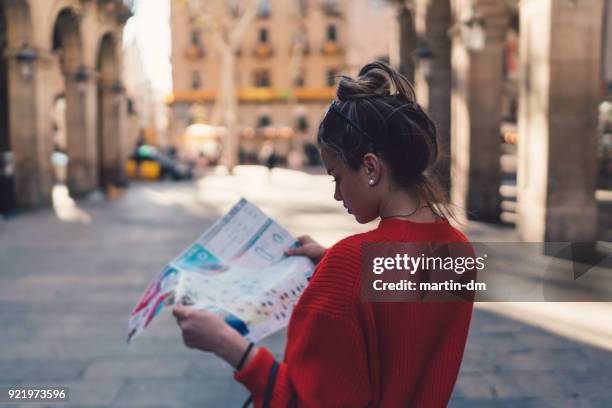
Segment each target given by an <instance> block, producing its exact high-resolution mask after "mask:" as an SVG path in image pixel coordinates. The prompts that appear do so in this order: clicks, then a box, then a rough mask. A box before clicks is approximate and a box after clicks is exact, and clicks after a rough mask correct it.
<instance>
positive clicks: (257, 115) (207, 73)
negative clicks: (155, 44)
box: [167, 0, 391, 162]
mask: <svg viewBox="0 0 612 408" xmlns="http://www.w3.org/2000/svg"><path fill="white" fill-rule="evenodd" d="M223 3H225V2H223ZM359 3H364V4H365V5H366V6H367V3H368V1H359ZM231 4H232V3H231V2H227V8H230V9H231ZM354 6H355V5H353V4H352V3H351V4H350V7H349V2H348V1H346V0H335V1H334V0H311V1H307V0H302V1H286V0H268V1H261V2H259V9H258V11H257V15H256V17H255V18H254V20H253V21H252V22H251V23H250V24H249V25H248V27H247V28H246V31H245V33H244V35H243V37H242V40H241V41H240V45H239V47H238V49H237V50H236V75H235V85H236V90H237V96H238V109H237V121H238V123H239V132H240V155H241V159H242V162H254V161H257V158H258V156H261V153H262V148H263V146H264V145H266V143H268V144H269V143H272V144H273V145H274V150H275V151H276V154H277V155H279V156H280V157H287V156H288V153H289V151H290V150H294V151H300V152H301V150H302V147H303V146H304V145H305V144H306V145H308V144H310V145H312V144H313V143H314V142H315V140H314V139H315V135H316V127H317V126H318V124H319V122H320V120H321V118H322V115H323V114H324V113H325V110H326V109H327V107H328V106H329V103H330V101H331V100H332V99H333V98H334V96H335V88H334V86H335V84H336V82H337V76H338V75H339V74H343V73H347V69H350V68H351V66H352V65H357V62H356V61H357V60H359V55H361V54H367V55H368V56H369V55H376V56H387V57H388V53H389V51H388V49H389V47H390V44H389V43H391V41H388V43H386V44H385V43H383V42H384V40H380V41H379V42H380V43H381V44H382V45H377V46H376V47H369V48H367V49H363V50H360V49H356V50H351V46H352V44H357V43H358V41H353V40H354V38H353V37H358V36H359V35H362V36H363V34H364V32H370V33H373V32H374V30H376V29H377V28H378V29H379V32H384V31H385V27H384V24H385V22H384V21H383V20H380V19H377V20H375V22H376V23H374V24H371V25H370V26H366V27H367V30H364V26H360V25H358V24H351V21H353V17H358V18H359V19H360V20H363V17H364V15H363V14H364V13H354V12H353V10H355V7H354ZM359 7H361V4H360V5H359ZM373 7H375V8H376V9H378V8H379V7H389V6H388V5H387V4H386V3H385V4H383V3H381V4H380V5H376V4H375V5H374V6H373ZM212 10H213V11H212V13H215V10H216V12H219V13H227V10H223V8H217V9H214V8H213V9H212ZM190 13H191V11H190V9H189V7H188V6H187V5H186V4H184V3H183V2H172V66H173V81H174V91H173V94H172V95H170V96H169V98H168V100H167V102H168V104H169V106H170V108H171V130H170V134H171V138H172V140H173V142H174V143H175V144H177V145H180V143H181V140H182V139H181V138H182V137H183V136H184V135H185V133H186V129H188V127H189V126H190V125H192V124H194V123H207V124H213V125H216V124H218V123H215V122H218V118H215V112H214V106H215V100H216V98H217V96H218V95H219V86H220V81H221V77H222V72H221V70H223V69H224V68H223V66H222V64H220V62H219V61H220V58H219V56H220V52H219V50H218V49H217V48H216V47H215V45H214V42H213V39H212V38H211V36H212V34H211V33H209V32H206V31H203V30H201V28H200V27H198V26H197V25H195V24H194V23H193V22H194V16H193V15H191V14H190ZM212 17H213V18H219V17H220V16H215V15H214V14H213V15H212ZM359 30H361V32H360V31H359ZM381 37H383V38H387V37H385V36H381ZM351 39H353V40H351ZM296 41H299V42H300V44H299V45H298V47H299V48H297V51H296ZM373 48H374V49H373ZM362 59H363V58H362ZM269 147H270V146H268V148H269ZM268 150H269V149H268Z"/></svg>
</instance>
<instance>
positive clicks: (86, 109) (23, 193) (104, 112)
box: [0, 0, 131, 207]
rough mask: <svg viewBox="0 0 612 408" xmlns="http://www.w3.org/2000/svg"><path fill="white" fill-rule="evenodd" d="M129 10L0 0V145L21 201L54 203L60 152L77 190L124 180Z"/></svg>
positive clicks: (82, 1) (93, 1) (103, 4)
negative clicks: (125, 44) (123, 73)
mask: <svg viewBox="0 0 612 408" xmlns="http://www.w3.org/2000/svg"><path fill="white" fill-rule="evenodd" d="M130 15H131V13H130V9H129V8H128V6H127V5H126V4H125V3H124V2H122V1H120V0H2V1H0V47H1V50H0V56H1V58H0V152H1V154H2V157H3V160H2V161H3V164H4V166H3V169H2V171H3V176H4V178H5V179H7V177H8V176H10V178H11V185H12V186H11V190H12V191H11V193H14V197H15V201H16V203H15V204H16V206H18V207H35V206H38V205H42V204H45V203H48V202H50V198H51V190H52V186H53V184H54V183H55V182H56V181H57V180H55V179H54V171H53V166H52V161H51V156H52V153H53V152H54V151H57V150H63V151H65V153H66V154H67V155H68V157H69V164H68V174H67V180H66V184H67V185H68V188H69V190H70V192H71V194H73V195H75V196H78V195H82V194H86V193H88V192H91V191H93V190H96V189H97V188H99V187H100V186H104V185H106V184H109V183H121V182H122V181H123V172H122V168H123V163H124V157H125V155H126V146H124V144H123V141H124V140H125V115H126V98H125V93H124V87H123V84H122V80H121V65H122V54H121V44H122V29H123V25H124V24H125V22H126V20H127V19H128V18H129V17H130ZM4 194H5V195H6V194H8V193H7V192H6V191H5V192H4Z"/></svg>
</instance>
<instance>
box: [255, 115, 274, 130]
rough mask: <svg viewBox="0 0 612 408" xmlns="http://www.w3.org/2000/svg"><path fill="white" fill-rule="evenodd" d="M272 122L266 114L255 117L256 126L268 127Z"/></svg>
mask: <svg viewBox="0 0 612 408" xmlns="http://www.w3.org/2000/svg"><path fill="white" fill-rule="evenodd" d="M271 124H272V119H270V116H268V115H261V116H260V117H259V118H258V119H257V127H260V128H261V127H268V126H270V125H271Z"/></svg>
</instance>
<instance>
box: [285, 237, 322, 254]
mask: <svg viewBox="0 0 612 408" xmlns="http://www.w3.org/2000/svg"><path fill="white" fill-rule="evenodd" d="M297 240H298V242H299V243H300V246H298V247H294V248H288V249H286V250H285V255H287V256H295V255H307V254H308V248H304V245H307V244H313V243H315V241H314V239H312V237H311V236H310V235H302V236H299V237H298V238H297Z"/></svg>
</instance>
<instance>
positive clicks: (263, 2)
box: [257, 0, 272, 17]
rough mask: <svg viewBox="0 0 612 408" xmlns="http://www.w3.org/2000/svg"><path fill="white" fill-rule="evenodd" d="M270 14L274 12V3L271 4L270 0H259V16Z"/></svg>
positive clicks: (268, 15)
mask: <svg viewBox="0 0 612 408" xmlns="http://www.w3.org/2000/svg"><path fill="white" fill-rule="evenodd" d="M270 14H272V4H270V0H259V9H258V10H257V17H270Z"/></svg>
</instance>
